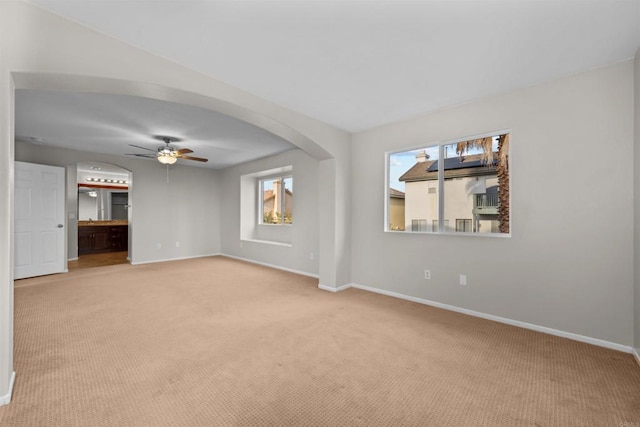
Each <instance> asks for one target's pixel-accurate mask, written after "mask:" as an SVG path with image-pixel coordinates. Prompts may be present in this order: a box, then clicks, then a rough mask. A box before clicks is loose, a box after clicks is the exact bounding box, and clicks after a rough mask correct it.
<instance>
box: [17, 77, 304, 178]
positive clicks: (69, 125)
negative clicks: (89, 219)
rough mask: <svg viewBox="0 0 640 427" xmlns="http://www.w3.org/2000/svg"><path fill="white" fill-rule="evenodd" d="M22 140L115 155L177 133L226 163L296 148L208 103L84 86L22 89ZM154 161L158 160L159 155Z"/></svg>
mask: <svg viewBox="0 0 640 427" xmlns="http://www.w3.org/2000/svg"><path fill="white" fill-rule="evenodd" d="M15 112H16V114H15V122H16V127H15V133H16V140H19V141H23V142H31V143H36V144H43V145H51V146H57V147H63V148H70V149H75V150H82V151H90V152H95V153H105V154H113V155H122V156H125V155H127V154H152V155H153V154H154V153H153V152H151V151H145V150H143V149H140V148H136V147H131V146H130V145H129V144H133V145H138V146H141V147H147V148H148V149H151V150H156V149H157V148H158V147H160V146H163V145H164V143H163V142H162V141H159V140H158V138H157V136H158V135H167V136H172V137H177V138H179V139H180V141H179V142H176V143H172V144H171V145H172V146H174V147H176V148H189V149H191V150H193V153H192V154H191V155H193V156H196V157H204V158H207V159H209V161H208V162H207V163H201V162H195V161H188V160H178V162H179V163H181V164H186V165H188V166H198V167H208V168H212V169H222V168H225V167H229V166H233V165H237V164H241V163H245V162H247V161H251V160H255V159H259V158H262V157H267V156H270V155H274V154H278V153H282V152H284V151H288V150H291V149H293V148H296V147H295V146H294V145H293V144H291V143H289V142H287V141H285V140H284V139H282V138H280V137H278V136H276V135H274V134H272V133H270V132H267V131H265V130H263V129H261V128H258V127H256V126H253V125H251V124H248V123H246V122H243V121H241V120H238V119H235V118H232V117H229V116H226V115H224V114H220V113H216V112H214V111H211V110H207V109H204V108H199V107H193V106H188V105H182V104H176V103H172V102H165V101H159V100H155V99H148V98H140V97H135V96H128V95H110V94H98V93H82V92H58V91H42V90H25V89H20V90H16V110H15ZM149 161H154V162H157V160H155V159H149Z"/></svg>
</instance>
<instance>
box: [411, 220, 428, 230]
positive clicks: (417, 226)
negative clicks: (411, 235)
mask: <svg viewBox="0 0 640 427" xmlns="http://www.w3.org/2000/svg"><path fill="white" fill-rule="evenodd" d="M411 231H417V232H424V231H427V220H426V219H412V220H411Z"/></svg>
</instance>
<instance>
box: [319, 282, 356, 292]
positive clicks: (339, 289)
mask: <svg viewBox="0 0 640 427" xmlns="http://www.w3.org/2000/svg"><path fill="white" fill-rule="evenodd" d="M318 287H319V288H320V289H322V290H323V291H329V292H341V291H344V290H346V289H349V288H350V287H351V283H347V284H346V285H342V286H338V287H337V288H334V287H332V286H327V285H322V284H320V283H318Z"/></svg>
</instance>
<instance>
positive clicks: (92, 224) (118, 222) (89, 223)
mask: <svg viewBox="0 0 640 427" xmlns="http://www.w3.org/2000/svg"><path fill="white" fill-rule="evenodd" d="M127 224H129V221H127V220H126V219H105V220H95V221H84V220H83V221H78V227H89V226H90V227H95V226H98V227H99V226H109V225H127Z"/></svg>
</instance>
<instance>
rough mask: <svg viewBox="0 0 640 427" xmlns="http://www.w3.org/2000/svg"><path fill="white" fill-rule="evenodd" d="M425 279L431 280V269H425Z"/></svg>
mask: <svg viewBox="0 0 640 427" xmlns="http://www.w3.org/2000/svg"><path fill="white" fill-rule="evenodd" d="M424 279H425V280H431V270H425V271H424Z"/></svg>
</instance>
